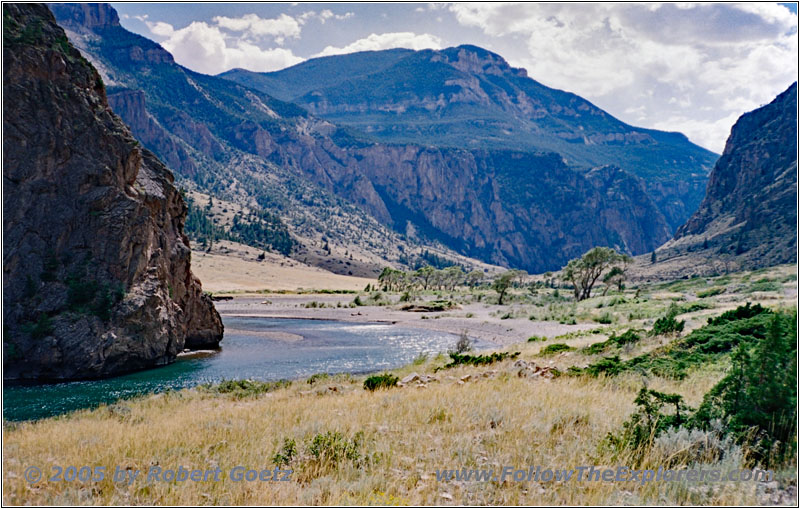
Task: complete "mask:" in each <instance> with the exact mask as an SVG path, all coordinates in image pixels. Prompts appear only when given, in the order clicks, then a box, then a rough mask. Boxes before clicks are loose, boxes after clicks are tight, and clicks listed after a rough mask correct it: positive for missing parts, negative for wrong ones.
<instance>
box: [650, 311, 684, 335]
mask: <svg viewBox="0 0 800 509" xmlns="http://www.w3.org/2000/svg"><path fill="white" fill-rule="evenodd" d="M679 313H680V308H679V307H678V306H676V305H675V303H672V304H671V305H670V307H669V309H668V310H667V314H666V316H663V317H661V318H659V319H658V320H656V322H655V323H654V324H653V330H651V331H650V335H651V336H667V335H678V334H680V333H681V332H683V328H684V327H685V326H686V322H685V321H683V320H681V321H678V320H676V319H675V317H676V316H678V314H679Z"/></svg>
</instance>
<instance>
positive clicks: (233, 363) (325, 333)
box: [3, 317, 490, 420]
mask: <svg viewBox="0 0 800 509" xmlns="http://www.w3.org/2000/svg"><path fill="white" fill-rule="evenodd" d="M223 321H224V323H225V338H224V340H223V342H222V350H221V351H220V352H218V353H215V354H212V355H209V356H206V357H201V358H179V359H178V360H177V361H175V362H174V363H172V364H170V365H168V366H164V367H161V368H155V369H150V370H146V371H140V372H137V373H133V374H129V375H124V376H119V377H114V378H108V379H104V380H94V381H85V382H69V383H61V384H50V385H35V386H5V387H4V388H3V418H4V419H7V420H25V419H39V418H42V417H49V416H53V415H58V414H62V413H65V412H69V411H71V410H76V409H79V408H87V407H94V406H97V405H98V404H101V403H112V402H114V401H116V400H118V399H121V398H130V397H133V396H137V395H141V394H148V393H155V392H160V391H164V390H168V389H182V388H186V387H193V386H196V385H199V384H204V383H209V382H219V381H221V380H224V379H242V378H250V379H254V380H280V379H296V378H303V377H307V376H310V375H312V374H314V373H345V372H346V373H368V372H372V371H380V370H382V369H389V368H395V367H399V366H402V365H404V364H407V363H409V362H411V361H412V360H413V359H414V358H415V357H417V356H419V355H420V354H423V353H427V354H436V353H438V352H444V351H446V350H448V349H450V348H452V347H453V346H454V344H455V342H456V340H457V338H456V336H453V335H452V334H447V333H441V332H431V331H427V330H422V329H410V328H402V327H397V326H393V325H382V324H357V323H348V322H336V321H328V320H294V319H273V318H258V317H225V318H224V319H223ZM276 333H278V334H276ZM287 333H288V334H287ZM275 336H279V337H280V338H279V339H278V338H276V337H275ZM284 336H285V337H284ZM476 346H477V348H482V347H488V346H490V345H489V344H487V343H478V344H477V345H476Z"/></svg>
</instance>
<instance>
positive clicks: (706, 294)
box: [697, 286, 725, 299]
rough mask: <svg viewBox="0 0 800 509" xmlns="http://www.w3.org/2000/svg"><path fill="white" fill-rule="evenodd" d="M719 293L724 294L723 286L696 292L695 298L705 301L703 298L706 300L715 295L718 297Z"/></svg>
mask: <svg viewBox="0 0 800 509" xmlns="http://www.w3.org/2000/svg"><path fill="white" fill-rule="evenodd" d="M721 293H725V287H724V286H715V287H713V288H709V289H707V290H702V291H699V292H697V297H699V298H701V299H705V298H708V297H714V296H715V295H719V294H721Z"/></svg>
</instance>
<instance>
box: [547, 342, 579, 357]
mask: <svg viewBox="0 0 800 509" xmlns="http://www.w3.org/2000/svg"><path fill="white" fill-rule="evenodd" d="M572 350H575V348H574V347H571V346H569V345H567V344H564V343H553V344H552V345H547V346H546V347H544V348H543V349H542V350H541V351H540V352H539V355H555V354H557V353H561V352H571V351H572Z"/></svg>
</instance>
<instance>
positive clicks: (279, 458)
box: [272, 438, 297, 467]
mask: <svg viewBox="0 0 800 509" xmlns="http://www.w3.org/2000/svg"><path fill="white" fill-rule="evenodd" d="M296 454H297V443H295V441H294V439H289V438H284V439H283V445H282V446H281V448H280V449H278V451H277V452H276V453H275V454H274V455H273V456H272V463H274V464H275V466H276V467H282V466H284V465H288V464H289V463H291V462H292V460H293V459H294V457H295V455H296Z"/></svg>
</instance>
